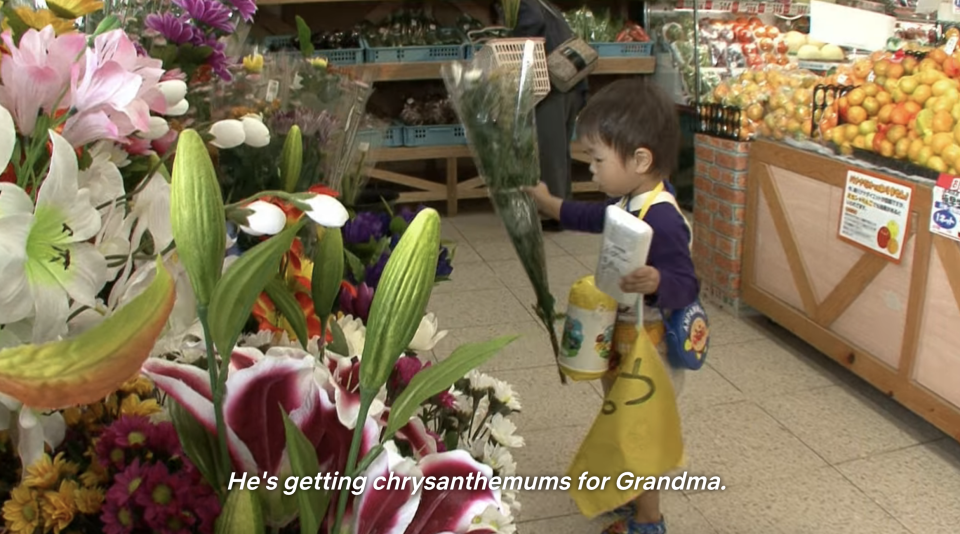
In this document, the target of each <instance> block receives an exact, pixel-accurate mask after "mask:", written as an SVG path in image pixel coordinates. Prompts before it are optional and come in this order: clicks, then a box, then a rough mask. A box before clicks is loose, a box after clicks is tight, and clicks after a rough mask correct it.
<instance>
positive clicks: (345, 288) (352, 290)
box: [340, 282, 373, 324]
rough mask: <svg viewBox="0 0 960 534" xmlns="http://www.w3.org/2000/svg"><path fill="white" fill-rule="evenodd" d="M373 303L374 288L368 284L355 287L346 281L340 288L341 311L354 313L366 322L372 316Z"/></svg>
mask: <svg viewBox="0 0 960 534" xmlns="http://www.w3.org/2000/svg"><path fill="white" fill-rule="evenodd" d="M371 304H373V288H371V287H370V286H368V285H367V284H360V286H359V287H353V286H351V285H350V284H347V283H346V282H344V283H343V284H341V289H340V311H342V312H343V313H344V314H346V315H352V316H354V317H356V318H358V319H360V320H361V321H363V323H364V324H366V323H367V319H368V318H369V316H370V305H371Z"/></svg>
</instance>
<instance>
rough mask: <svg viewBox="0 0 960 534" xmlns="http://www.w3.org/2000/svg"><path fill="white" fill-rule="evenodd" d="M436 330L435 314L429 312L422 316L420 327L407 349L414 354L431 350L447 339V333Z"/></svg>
mask: <svg viewBox="0 0 960 534" xmlns="http://www.w3.org/2000/svg"><path fill="white" fill-rule="evenodd" d="M438 328H439V326H438V324H437V316H436V315H435V314H433V313H432V312H431V313H428V314H426V315H424V316H423V319H421V320H420V327H419V328H417V333H416V334H414V335H413V339H412V340H410V346H409V347H407V348H409V349H410V350H412V351H414V352H427V351H431V350H433V348H434V347H436V346H437V343H439V342H440V340H441V339H443V338H445V337H447V333H448V332H447V331H446V330H440V331H439V332H438V331H437V330H438Z"/></svg>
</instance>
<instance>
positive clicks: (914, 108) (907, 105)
mask: <svg viewBox="0 0 960 534" xmlns="http://www.w3.org/2000/svg"><path fill="white" fill-rule="evenodd" d="M903 109H905V110H907V113H909V114H910V116H911V117H912V116H914V115H916V114H917V113H920V110H922V109H923V107H922V106H920V104H917V103H916V102H912V101H910V100H908V101H906V102H904V103H903Z"/></svg>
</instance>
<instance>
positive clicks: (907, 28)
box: [893, 21, 939, 46]
mask: <svg viewBox="0 0 960 534" xmlns="http://www.w3.org/2000/svg"><path fill="white" fill-rule="evenodd" d="M893 37H894V38H895V39H899V40H900V41H901V42H913V43H916V44H918V45H921V46H935V45H936V44H937V42H938V40H939V39H938V36H937V28H936V26H935V25H933V24H930V23H923V22H907V21H897V30H896V33H894V34H893Z"/></svg>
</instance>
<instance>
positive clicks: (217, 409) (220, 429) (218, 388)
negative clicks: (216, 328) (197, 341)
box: [197, 305, 231, 503]
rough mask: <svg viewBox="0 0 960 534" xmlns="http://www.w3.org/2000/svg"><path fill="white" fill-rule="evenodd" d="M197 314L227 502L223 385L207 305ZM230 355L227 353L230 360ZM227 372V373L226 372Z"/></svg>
mask: <svg viewBox="0 0 960 534" xmlns="http://www.w3.org/2000/svg"><path fill="white" fill-rule="evenodd" d="M197 315H198V316H199V318H200V326H201V327H203V338H204V342H205V343H206V348H207V367H208V369H207V370H208V372H209V373H210V387H211V388H212V389H213V414H214V417H216V420H217V442H218V443H219V444H220V460H221V465H222V466H223V469H220V470H218V474H219V475H220V480H218V481H217V493H219V494H220V495H221V502H222V503H226V492H225V491H224V489H225V487H226V482H225V481H224V480H223V478H224V477H223V475H224V473H225V471H224V470H229V469H230V464H231V462H230V451H229V450H228V449H227V425H226V422H225V421H224V420H223V387H222V385H221V382H220V380H219V378H220V377H218V376H217V374H218V373H217V370H218V367H217V357H216V355H215V354H214V349H213V338H212V337H211V335H210V326H209V322H208V321H207V307H206V306H205V305H199V306H197ZM229 359H230V355H229V354H228V355H227V360H228V361H229ZM224 374H226V373H224Z"/></svg>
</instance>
